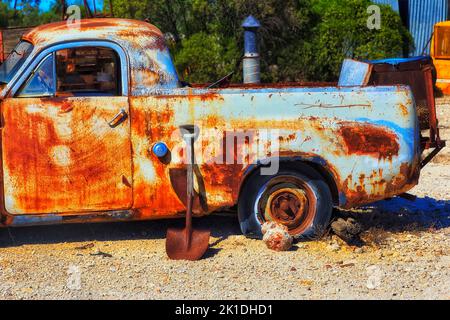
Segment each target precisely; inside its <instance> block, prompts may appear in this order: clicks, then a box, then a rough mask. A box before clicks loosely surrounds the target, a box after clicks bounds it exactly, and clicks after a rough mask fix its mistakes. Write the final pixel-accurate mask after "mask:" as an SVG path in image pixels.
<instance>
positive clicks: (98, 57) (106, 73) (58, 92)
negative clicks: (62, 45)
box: [18, 47, 121, 97]
mask: <svg viewBox="0 0 450 320" xmlns="http://www.w3.org/2000/svg"><path fill="white" fill-rule="evenodd" d="M120 80H121V75H120V60H119V57H118V55H117V53H116V52H115V51H114V50H111V49H108V48H103V47H78V48H70V49H63V50H59V51H56V52H55V53H53V54H50V55H49V56H47V57H46V58H45V59H44V60H43V61H42V62H41V63H40V64H39V65H38V67H37V68H36V70H35V71H34V72H33V73H32V74H31V75H30V77H29V79H28V80H27V81H26V82H25V84H24V85H23V86H22V89H21V90H20V91H19V94H18V97H45V96H57V97H71V96H76V97H86V96H119V95H120V93H121V85H120V83H121V81H120Z"/></svg>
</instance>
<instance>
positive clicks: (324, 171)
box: [238, 156, 340, 206]
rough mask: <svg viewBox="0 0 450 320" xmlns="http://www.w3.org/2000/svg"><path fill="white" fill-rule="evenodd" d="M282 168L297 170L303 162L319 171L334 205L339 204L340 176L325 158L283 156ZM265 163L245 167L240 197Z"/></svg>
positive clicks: (281, 159) (280, 160) (240, 185)
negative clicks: (246, 184) (297, 165)
mask: <svg viewBox="0 0 450 320" xmlns="http://www.w3.org/2000/svg"><path fill="white" fill-rule="evenodd" d="M279 162H280V169H282V168H283V169H293V170H296V164H299V163H301V164H303V165H307V166H310V167H311V168H313V169H314V170H315V171H317V172H318V173H319V174H320V175H321V176H322V178H323V179H324V181H325V182H326V183H327V185H328V186H329V188H330V191H331V195H332V199H333V205H334V206H339V204H340V197H339V187H338V185H339V177H338V175H337V173H336V170H335V168H334V167H333V166H332V165H330V164H329V163H328V162H327V161H326V160H325V159H323V158H322V157H319V156H314V157H311V156H295V157H281V158H280V159H279ZM262 166H263V165H262V164H261V163H258V164H252V165H250V166H248V167H247V168H246V169H245V173H244V174H243V176H242V178H241V181H240V183H239V189H238V190H239V191H238V199H239V197H240V196H241V192H242V188H243V186H244V185H245V183H247V181H248V180H249V179H250V178H251V177H252V176H253V175H254V174H255V173H256V172H257V170H258V169H260V168H261V167H262Z"/></svg>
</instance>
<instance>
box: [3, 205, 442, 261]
mask: <svg viewBox="0 0 450 320" xmlns="http://www.w3.org/2000/svg"><path fill="white" fill-rule="evenodd" d="M341 214H344V215H351V216H352V217H354V218H355V219H357V221H358V222H360V223H361V224H362V225H363V227H364V229H366V230H367V229H370V228H378V229H382V230H385V231H389V232H403V231H424V230H428V229H430V228H434V229H441V228H448V227H450V201H448V200H447V201H445V200H436V199H432V198H428V197H426V198H418V199H417V200H416V201H414V202H411V201H408V200H405V199H402V198H394V199H392V200H387V201H380V202H377V203H374V204H373V205H370V206H366V207H364V208H362V210H356V211H345V212H341ZM183 226H184V219H177V220H158V221H146V222H117V223H102V224H74V225H57V226H36V227H22V228H8V229H0V247H7V246H20V245H24V244H51V243H62V242H65V243H72V242H89V241H120V240H140V239H164V238H165V237H166V231H167V229H168V228H170V227H183ZM194 226H196V227H198V228H204V229H210V230H211V236H212V237H214V238H218V240H216V241H214V240H212V242H211V243H212V246H214V244H217V243H219V242H220V241H223V240H224V239H226V238H228V237H230V236H234V235H241V231H240V228H239V223H238V219H237V216H235V215H226V216H225V215H212V216H209V217H204V218H200V219H194ZM211 254H212V255H214V254H215V253H214V252H210V253H208V255H211Z"/></svg>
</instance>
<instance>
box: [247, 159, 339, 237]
mask: <svg viewBox="0 0 450 320" xmlns="http://www.w3.org/2000/svg"><path fill="white" fill-rule="evenodd" d="M332 210H333V203H332V196H331V191H330V188H329V187H328V185H327V183H326V182H325V181H324V179H323V178H322V176H321V175H320V174H319V173H317V172H316V171H315V170H314V169H313V168H312V167H310V166H308V165H306V164H296V165H295V166H292V167H289V168H287V169H282V170H280V172H279V173H278V174H276V175H274V176H261V175H260V170H256V172H255V173H254V174H252V175H251V176H250V177H249V178H248V180H247V181H246V182H245V185H244V186H243V188H242V190H241V194H240V196H239V203H238V215H239V222H240V225H241V230H242V232H243V234H244V235H245V236H247V237H251V238H261V236H262V233H261V227H262V225H263V224H264V223H265V222H267V221H274V222H277V223H280V224H282V225H285V226H286V227H288V229H289V233H290V234H291V235H292V236H293V237H295V238H301V239H311V238H318V237H320V236H322V235H323V233H324V232H325V230H326V229H327V227H328V224H329V223H330V219H331V214H332Z"/></svg>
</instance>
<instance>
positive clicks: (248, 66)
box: [242, 16, 261, 84]
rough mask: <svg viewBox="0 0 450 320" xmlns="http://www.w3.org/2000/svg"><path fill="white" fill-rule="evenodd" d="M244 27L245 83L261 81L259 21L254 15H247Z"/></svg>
mask: <svg viewBox="0 0 450 320" xmlns="http://www.w3.org/2000/svg"><path fill="white" fill-rule="evenodd" d="M242 27H243V28H244V61H243V65H244V83H247V84H252V83H260V82H261V66H260V56H259V49H258V29H259V28H260V27H261V24H260V23H259V21H258V20H257V19H256V18H254V17H253V16H249V17H247V19H245V21H244V22H243V23H242Z"/></svg>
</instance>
